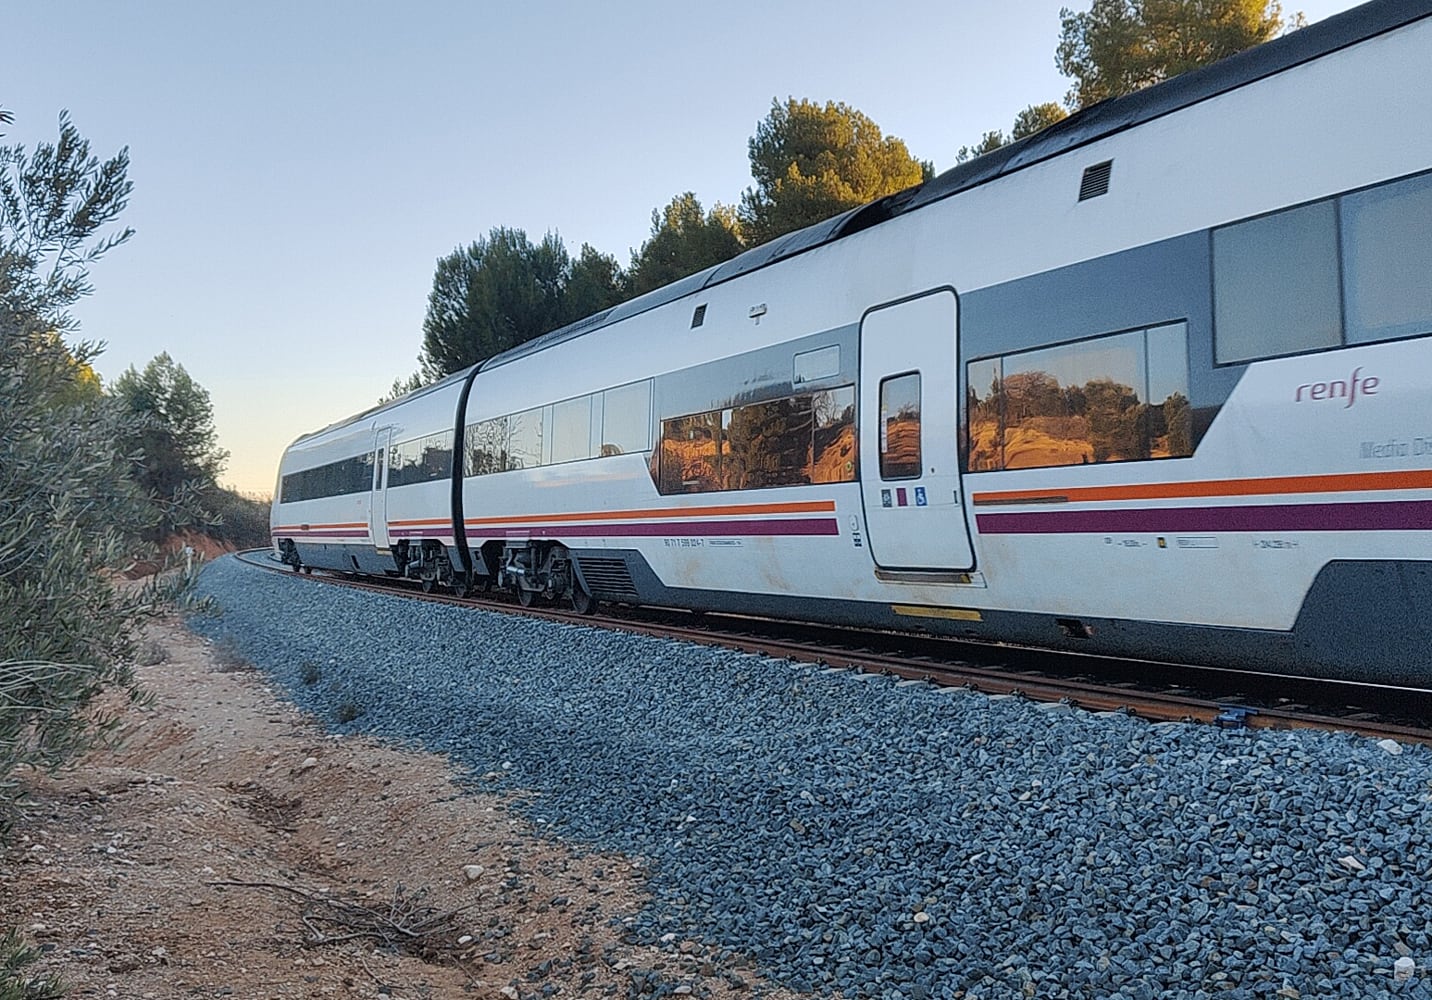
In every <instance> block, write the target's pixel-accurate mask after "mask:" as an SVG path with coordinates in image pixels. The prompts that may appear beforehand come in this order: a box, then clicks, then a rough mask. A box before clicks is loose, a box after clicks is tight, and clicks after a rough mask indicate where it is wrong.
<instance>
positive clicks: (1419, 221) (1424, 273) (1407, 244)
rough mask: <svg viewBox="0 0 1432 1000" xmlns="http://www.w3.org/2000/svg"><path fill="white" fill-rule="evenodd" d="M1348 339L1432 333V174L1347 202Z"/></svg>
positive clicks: (1344, 214)
mask: <svg viewBox="0 0 1432 1000" xmlns="http://www.w3.org/2000/svg"><path fill="white" fill-rule="evenodd" d="M1342 240H1343V263H1344V268H1345V272H1344V280H1345V282H1346V286H1345V293H1346V296H1347V339H1348V342H1349V343H1354V344H1363V343H1367V342H1369V341H1374V340H1386V339H1388V338H1391V337H1403V336H1407V335H1409V334H1416V333H1427V332H1429V331H1432V175H1426V174H1424V175H1423V176H1421V177H1414V178H1412V179H1411V180H1406V181H1400V182H1398V183H1396V184H1388V185H1385V186H1383V187H1379V188H1373V189H1371V190H1369V191H1362V192H1359V193H1357V194H1351V195H1348V196H1347V197H1345V198H1343V200H1342Z"/></svg>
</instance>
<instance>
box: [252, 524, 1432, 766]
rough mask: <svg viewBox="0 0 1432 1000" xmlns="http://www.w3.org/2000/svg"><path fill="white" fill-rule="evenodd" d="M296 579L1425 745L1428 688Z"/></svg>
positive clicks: (269, 563) (1155, 709) (1150, 715)
mask: <svg viewBox="0 0 1432 1000" xmlns="http://www.w3.org/2000/svg"><path fill="white" fill-rule="evenodd" d="M238 558H239V559H240V560H241V561H243V562H244V563H246V564H248V565H252V566H256V567H258V568H261V569H264V570H267V571H270V572H275V573H282V574H285V575H294V574H293V573H292V571H291V570H290V569H289V568H288V567H286V566H283V565H282V564H280V563H278V562H276V561H275V560H273V559H271V558H270V557H269V556H268V554H267V550H251V551H249V552H245V553H240V554H239V556H238ZM298 575H299V576H300V577H301V578H302V579H305V580H308V581H311V582H312V583H314V584H315V585H325V586H341V587H349V588H353V589H356V590H367V591H373V592H376V593H384V594H389V595H392V594H401V595H403V596H407V597H410V598H413V599H417V600H423V601H430V602H434V603H442V604H454V605H459V606H464V607H479V608H482V609H484V610H490V611H497V612H502V613H507V614H517V615H525V616H527V617H531V618H542V619H546V620H549V621H558V622H563V623H566V624H577V625H585V626H589V627H595V628H608V629H620V630H622V631H625V632H630V633H634V634H639V635H649V636H653V637H658V638H663V639H677V640H684V641H687V642H695V643H700V644H702V645H709V646H719V647H722V648H727V649H736V650H741V651H745V652H750V653H757V654H761V655H766V656H772V657H780V658H786V659H791V660H796V661H800V662H806V663H816V664H823V665H825V666H828V667H831V668H842V669H852V670H858V671H862V672H868V673H879V674H885V675H888V676H892V677H898V678H900V679H902V680H905V681H910V682H927V683H931V684H935V685H939V686H943V687H963V688H969V689H972V690H976V691H980V692H983V693H985V694H988V695H994V696H1017V697H1024V698H1027V699H1029V700H1031V701H1036V702H1042V703H1060V704H1065V705H1068V706H1071V707H1075V708H1079V709H1084V710H1087V711H1094V712H1123V713H1127V714H1131V715H1136V716H1139V717H1141V718H1145V719H1149V720H1151V721H1187V722H1196V723H1203V724H1208V725H1218V726H1222V727H1227V728H1234V729H1237V728H1245V727H1246V728H1250V729H1264V728H1270V729H1294V728H1308V729H1321V730H1327V731H1345V732H1353V733H1357V734H1359V735H1363V736H1367V737H1370V738H1374V739H1394V740H1398V741H1400V742H1418V743H1427V744H1432V690H1427V689H1422V688H1396V687H1390V686H1386V685H1363V684H1357V683H1353V682H1347V681H1323V680H1316V679H1309V678H1290V677H1286V676H1282V675H1278V674H1264V673H1257V672H1253V671H1240V670H1227V669H1221V668H1213V667H1203V666H1183V665H1174V664H1166V663H1158V662H1153V661H1130V660H1124V659H1118V658H1113V657H1104V656H1089V655H1083V654H1077V653H1067V652H1053V651H1048V650H1038V649H1031V648H1027V647H1019V646H1003V645H997V644H989V643H978V642H971V641H969V640H963V639H951V638H945V637H938V636H927V635H920V634H916V633H907V632H871V631H866V630H857V629H850V628H842V627H839V626H826V625H813V624H809V623H800V622H787V621H780V620H775V619H765V618H756V617H747V616H738V615H727V614H693V613H691V612H686V611H672V610H665V609H652V608H628V607H621V608H619V609H610V608H608V609H607V610H606V611H605V613H599V614H595V615H581V614H578V613H576V612H575V611H568V610H564V609H559V608H555V607H551V606H545V607H544V606H541V605H533V606H529V607H522V606H521V605H519V604H518V603H517V602H516V601H515V600H504V599H501V598H498V597H494V596H486V595H476V596H471V595H470V596H466V597H456V596H454V595H452V594H445V593H440V592H436V591H435V592H431V593H424V592H422V591H421V590H420V589H419V587H418V585H417V584H416V583H410V582H408V581H397V580H394V581H386V582H382V583H378V582H374V581H373V580H369V579H365V578H360V577H353V576H346V575H343V574H333V573H327V572H323V571H318V572H316V573H312V574H311V575H310V574H307V573H305V574H298ZM604 608H606V606H604Z"/></svg>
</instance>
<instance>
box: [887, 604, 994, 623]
mask: <svg viewBox="0 0 1432 1000" xmlns="http://www.w3.org/2000/svg"><path fill="white" fill-rule="evenodd" d="M890 610H891V611H893V612H895V613H896V614H897V615H904V616H905V617H907V618H950V619H953V620H955V621H957V622H982V621H984V615H982V614H980V613H979V612H978V611H976V610H975V609H974V608H922V607H920V606H919V605H915V604H892V605H890Z"/></svg>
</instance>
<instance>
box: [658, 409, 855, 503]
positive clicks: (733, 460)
mask: <svg viewBox="0 0 1432 1000" xmlns="http://www.w3.org/2000/svg"><path fill="white" fill-rule="evenodd" d="M656 455H657V457H658V459H659V460H658V461H657V463H656V464H655V465H654V466H653V473H652V475H653V476H654V478H655V479H656V485H657V489H658V490H659V491H660V492H661V493H664V494H672V493H713V492H716V491H719V490H761V489H772V488H775V487H778V486H805V485H808V484H810V483H850V482H854V481H855V387H854V386H841V387H840V388H838V389H826V390H822V391H820V392H813V393H804V394H802V395H800V396H787V397H784V398H782V399H773V400H768V401H765V402H760V403H747V404H746V405H745V406H736V407H732V408H729V409H725V410H710V411H708V412H706V413H693V414H689V415H687V416H682V417H673V418H671V419H669V420H663V421H662V422H661V447H660V448H659V449H657V452H656Z"/></svg>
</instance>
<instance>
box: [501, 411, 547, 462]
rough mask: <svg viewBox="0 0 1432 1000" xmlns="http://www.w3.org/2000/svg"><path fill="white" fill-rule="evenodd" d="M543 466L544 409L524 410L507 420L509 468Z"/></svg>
mask: <svg viewBox="0 0 1432 1000" xmlns="http://www.w3.org/2000/svg"><path fill="white" fill-rule="evenodd" d="M541 464H542V408H541V407H538V408H537V409H535V410H524V411H523V412H521V413H514V414H513V415H512V416H510V417H508V418H507V466H506V468H507V469H509V470H511V469H535V468H537V466H539V465H541Z"/></svg>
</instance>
